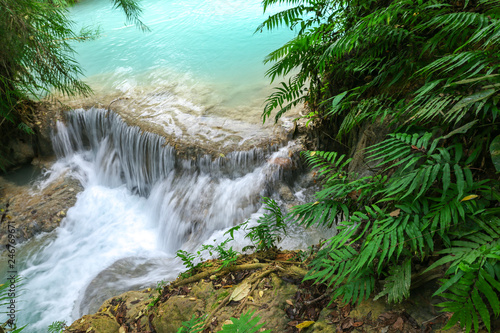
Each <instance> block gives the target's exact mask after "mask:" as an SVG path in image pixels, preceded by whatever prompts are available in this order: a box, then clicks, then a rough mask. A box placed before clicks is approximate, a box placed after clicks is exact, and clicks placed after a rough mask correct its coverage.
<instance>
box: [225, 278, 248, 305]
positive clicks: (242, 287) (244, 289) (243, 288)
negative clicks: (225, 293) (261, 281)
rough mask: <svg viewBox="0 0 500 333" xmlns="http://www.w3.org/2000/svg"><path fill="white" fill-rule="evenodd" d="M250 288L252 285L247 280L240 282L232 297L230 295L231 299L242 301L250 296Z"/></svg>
mask: <svg viewBox="0 0 500 333" xmlns="http://www.w3.org/2000/svg"><path fill="white" fill-rule="evenodd" d="M250 288H251V285H250V284H249V283H248V282H247V281H245V282H243V283H241V284H239V285H238V286H237V287H236V288H235V289H234V290H233V293H232V294H231V297H229V301H235V302H237V301H241V300H242V299H243V298H245V297H247V296H248V293H250Z"/></svg>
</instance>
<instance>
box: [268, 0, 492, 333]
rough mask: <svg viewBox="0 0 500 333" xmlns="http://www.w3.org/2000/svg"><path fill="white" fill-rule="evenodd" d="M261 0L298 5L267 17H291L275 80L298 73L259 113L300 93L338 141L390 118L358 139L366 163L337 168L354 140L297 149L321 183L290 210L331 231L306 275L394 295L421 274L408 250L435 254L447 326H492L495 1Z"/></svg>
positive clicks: (354, 291) (350, 295)
mask: <svg viewBox="0 0 500 333" xmlns="http://www.w3.org/2000/svg"><path fill="white" fill-rule="evenodd" d="M265 2H266V5H265V8H266V6H267V5H270V4H272V3H288V4H289V5H290V6H293V8H295V9H290V10H289V11H287V12H286V14H285V13H283V14H281V15H278V16H275V17H274V18H272V19H271V21H272V20H274V23H271V21H268V22H267V23H266V24H269V27H270V28H272V29H275V28H276V27H278V26H280V25H285V26H288V27H296V28H297V27H300V29H297V31H298V32H297V36H296V37H295V38H294V39H293V40H291V41H289V42H288V43H286V44H285V45H284V46H283V47H281V48H279V49H278V50H276V51H275V52H273V53H271V54H270V55H269V56H268V58H267V59H266V61H267V62H271V63H273V64H272V67H271V69H270V70H269V72H268V76H269V77H270V78H271V79H272V80H275V79H277V78H278V77H281V76H283V77H285V76H286V75H289V73H297V74H296V76H295V77H294V80H292V81H288V83H287V84H285V83H284V84H283V85H282V86H281V87H280V88H281V89H280V90H277V91H276V92H275V93H274V94H273V95H271V96H270V98H269V99H268V104H266V107H265V110H264V113H263V117H264V119H266V118H267V117H270V116H271V113H272V112H276V118H275V119H276V120H277V118H279V117H280V116H281V115H283V114H284V112H287V111H289V110H290V109H291V107H292V106H297V105H298V104H299V103H300V102H307V107H308V108H309V111H308V113H309V116H308V117H309V118H310V119H309V120H310V121H317V122H318V124H320V125H322V126H324V127H323V128H322V129H321V130H322V131H324V132H328V134H329V135H330V136H336V137H335V140H336V142H335V143H334V144H333V145H334V146H337V147H342V148H341V149H342V151H344V152H345V150H346V149H345V147H346V146H350V145H352V141H353V140H356V135H357V134H358V131H363V130H364V129H365V128H366V127H365V126H366V125H367V124H368V123H370V122H371V123H373V122H380V123H382V122H383V123H384V124H389V125H390V126H391V128H394V130H393V133H391V134H390V135H388V136H387V138H386V139H385V140H383V141H381V142H379V143H378V144H376V145H374V146H372V147H369V148H367V149H366V150H365V151H364V153H365V157H366V158H367V161H368V164H369V165H370V166H371V170H370V172H371V175H370V176H368V177H363V178H359V179H358V175H356V174H350V173H348V164H349V159H348V157H349V156H352V153H353V152H352V151H350V152H348V153H346V154H345V155H342V154H340V153H334V152H309V153H306V154H304V156H305V159H306V161H307V162H308V164H309V165H310V166H311V167H313V168H315V172H316V175H317V176H318V177H319V178H320V179H322V183H323V189H321V190H320V191H318V192H317V193H316V197H315V199H314V200H313V202H311V203H307V204H304V205H300V206H296V207H294V208H293V209H292V211H291V213H290V215H289V216H288V217H287V218H288V219H289V220H291V221H295V222H296V223H300V224H303V225H305V226H307V227H310V226H313V225H320V226H328V227H331V228H336V229H337V232H338V233H337V235H335V236H334V237H333V238H331V239H330V240H328V242H327V243H325V245H324V246H323V248H322V249H321V250H320V251H319V252H318V254H317V256H316V257H315V258H314V259H313V260H312V262H311V266H310V272H309V274H308V275H307V277H306V279H309V280H312V281H314V282H317V283H325V284H327V285H329V286H331V287H333V288H334V290H335V291H334V294H333V296H334V297H343V299H344V301H345V302H350V301H353V302H356V301H357V302H359V301H361V300H362V299H366V298H368V297H371V296H372V294H374V295H377V296H376V297H378V298H380V297H387V298H388V300H389V301H390V302H399V301H401V300H403V299H404V298H406V297H408V295H409V290H410V288H411V278H412V276H418V275H419V274H422V272H418V271H416V265H414V264H415V263H417V262H418V263H419V265H429V263H428V262H429V261H430V260H433V259H434V258H436V257H437V260H436V261H435V262H434V263H432V262H431V263H430V268H429V269H434V268H437V267H441V266H443V268H445V269H446V274H445V276H444V279H443V285H442V287H441V288H439V290H438V291H437V292H436V294H435V295H436V296H441V297H444V298H447V299H449V300H448V301H446V302H443V303H442V304H441V306H442V307H443V309H444V310H445V311H450V312H453V316H452V318H451V320H450V322H449V323H448V325H447V327H451V326H453V325H454V324H455V323H457V322H459V323H460V325H462V326H463V327H465V328H466V330H468V331H470V330H475V331H478V330H479V327H480V325H481V323H484V325H485V326H486V327H487V328H488V330H490V328H491V321H490V317H491V316H498V315H499V311H500V310H498V309H499V303H500V301H499V299H498V296H499V292H500V290H499V289H498V282H496V281H499V277H500V276H499V273H500V265H499V263H498V259H500V256H499V254H498V241H499V234H498V218H497V216H498V214H499V213H500V209H499V208H498V202H499V201H500V194H499V193H498V191H499V182H498V179H497V177H496V178H495V177H493V176H492V175H495V172H496V171H497V170H498V167H497V165H498V154H497V151H496V149H495V148H494V147H496V146H497V145H496V143H497V141H498V140H497V138H498V137H499V136H500V134H499V133H500V128H499V126H498V125H499V123H498V118H499V116H500V109H499V107H500V74H499V67H500V56H499V54H500V28H499V26H500V24H499V22H500V2H498V1H493V0H478V1H465V2H462V3H460V4H459V3H456V2H449V1H442V0H436V1H411V0H402V1H390V2H383V1H376V0H373V1H365V2H358V3H353V2H335V3H334V4H333V3H325V2H323V1H319V2H318V3H313V2H309V1H290V2H287V1H277V0H276V1H271V0H269V1H265ZM309 7H311V8H309ZM312 8H315V11H314V10H312ZM300 15H302V16H300ZM261 28H266V25H262V26H261ZM295 83H296V84H295ZM306 85H307V89H306ZM337 142H340V144H341V145H336V143H337ZM347 150H349V147H348V149H347ZM431 255H432V256H431ZM431 258H432V259H431ZM377 280H383V283H381V284H378V283H377V282H376V281H377Z"/></svg>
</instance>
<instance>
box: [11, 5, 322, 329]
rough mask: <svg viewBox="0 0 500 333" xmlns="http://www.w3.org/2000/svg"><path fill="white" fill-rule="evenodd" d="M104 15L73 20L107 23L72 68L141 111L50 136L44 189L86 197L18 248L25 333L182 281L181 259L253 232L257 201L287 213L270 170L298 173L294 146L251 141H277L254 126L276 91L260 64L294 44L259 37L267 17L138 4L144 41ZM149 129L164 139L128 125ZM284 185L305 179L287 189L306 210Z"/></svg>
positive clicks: (247, 10) (87, 116)
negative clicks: (229, 236)
mask: <svg viewBox="0 0 500 333" xmlns="http://www.w3.org/2000/svg"><path fill="white" fill-rule="evenodd" d="M110 3H111V2H110V1H100V0H86V1H82V2H81V3H79V4H77V5H76V6H74V7H73V8H71V10H70V13H71V17H72V18H73V20H74V21H75V22H76V23H75V29H79V27H80V26H83V25H88V24H100V25H101V37H100V38H99V39H97V40H94V41H88V42H86V43H81V44H76V45H75V49H76V51H77V52H78V55H77V60H78V61H79V62H80V64H81V65H82V67H83V68H84V71H85V75H86V77H85V81H86V82H87V83H88V84H89V85H91V87H92V88H93V89H94V90H95V92H96V94H95V95H94V96H93V97H92V98H93V99H96V100H99V101H101V100H102V101H108V102H109V101H110V100H114V99H116V98H122V99H127V100H129V101H134V103H135V104H133V105H130V104H129V105H123V104H122V108H121V110H122V111H121V113H120V112H118V113H113V112H107V111H106V110H104V109H102V108H93V109H90V110H74V111H71V112H69V113H68V114H67V120H66V122H65V123H63V122H58V123H57V126H56V128H55V129H54V137H53V143H54V148H55V150H56V153H57V156H58V160H57V162H56V163H55V164H54V165H53V166H52V168H51V169H50V170H47V172H46V175H45V178H44V180H40V181H39V182H38V183H37V184H38V185H37V186H38V187H43V186H45V185H46V183H47V182H48V181H50V179H54V178H56V177H57V176H58V175H62V174H64V173H70V174H71V175H73V177H75V178H77V179H79V180H80V182H81V183H82V185H83V187H84V190H83V191H82V192H81V193H79V194H78V197H77V202H76V204H75V206H74V207H72V208H70V209H69V210H68V212H67V216H66V217H65V218H64V219H63V221H62V222H61V226H60V227H59V228H57V229H56V230H55V231H53V232H51V233H49V234H42V235H40V236H37V237H36V238H35V239H32V240H31V241H29V242H27V243H26V244H25V245H23V246H22V247H21V248H20V249H19V252H18V256H19V259H20V264H19V269H20V275H21V276H22V277H23V294H22V295H21V296H20V297H19V302H20V304H21V306H20V309H21V310H20V312H19V317H18V320H19V322H20V323H21V324H25V323H28V324H29V326H28V328H27V329H26V330H27V332H44V331H46V328H47V327H48V325H49V324H51V323H52V322H54V321H57V320H64V321H66V322H68V324H69V323H71V322H72V321H74V320H75V319H77V318H79V317H80V316H82V315H83V314H86V313H89V312H92V311H96V307H98V306H99V305H100V303H102V301H103V300H105V299H106V298H109V297H111V296H113V295H116V294H119V293H121V292H124V291H127V290H131V289H139V288H145V287H150V286H154V285H155V284H156V282H157V281H160V280H164V281H169V280H173V279H175V277H176V276H177V275H178V274H179V272H180V271H181V270H183V266H182V263H181V261H180V260H179V259H178V258H176V257H175V253H176V251H177V250H179V249H184V250H187V251H196V249H198V248H199V247H200V246H201V244H203V243H204V242H205V243H210V244H214V242H215V243H219V242H221V241H222V240H224V238H225V237H224V236H223V234H224V232H225V230H227V229H228V228H229V227H231V226H233V225H235V224H238V223H241V222H244V221H246V220H247V219H250V220H251V221H252V223H255V221H256V220H257V219H258V217H259V216H261V215H262V213H263V210H262V207H261V204H260V202H261V197H262V196H271V197H274V198H276V199H277V200H278V201H279V202H280V203H281V204H282V205H285V203H284V202H283V201H282V200H281V197H280V196H279V195H278V189H279V187H280V186H281V184H282V183H284V181H285V179H284V177H285V176H286V172H287V171H286V170H283V169H282V168H281V166H280V163H276V161H277V160H281V161H283V160H290V163H292V161H291V159H290V156H289V155H290V154H289V151H290V149H293V147H294V145H295V143H294V142H293V141H290V142H283V141H281V142H280V143H279V144H268V145H257V144H255V142H254V141H255V140H257V138H259V137H262V136H266V135H272V133H273V130H272V129H269V128H270V127H271V126H270V125H268V127H267V128H268V129H267V130H266V129H262V128H264V127H262V126H261V125H260V122H261V120H260V113H261V111H262V107H263V102H264V99H265V96H266V95H267V94H269V92H270V89H271V88H270V85H269V82H268V79H266V78H265V77H264V73H265V71H266V66H264V65H263V63H262V60H263V59H264V57H265V55H266V54H267V53H268V52H270V51H272V50H273V49H275V48H277V47H279V46H280V45H282V44H283V43H284V42H285V41H287V40H288V39H290V38H291V37H292V36H293V32H291V31H280V32H279V33H269V32H263V33H257V34H254V30H255V28H256V27H257V26H258V24H259V23H260V22H262V20H263V19H264V18H265V17H266V15H263V13H262V8H261V5H260V2H259V1H253V0H251V1H249V0H216V1H202V0H191V1H165V0H144V1H142V2H141V4H142V6H143V7H144V15H143V17H142V19H143V21H144V23H146V24H147V25H148V26H149V27H150V29H151V32H147V33H144V32H141V31H139V30H138V29H137V28H136V27H135V26H133V25H126V24H124V21H125V18H124V15H123V14H122V13H121V12H120V11H118V10H114V9H113V8H112V6H111V5H110ZM87 101H88V100H87ZM137 101H139V102H137ZM77 102H81V101H77ZM123 110H125V111H123ZM131 119H132V120H133V121H131ZM124 120H126V122H125V121H124ZM131 122H132V124H131ZM127 123H128V124H127ZM148 123H149V124H154V125H158V126H159V128H160V130H159V131H158V130H156V131H151V132H154V133H149V132H145V131H144V127H142V126H141V127H142V128H139V127H137V126H130V125H144V124H146V125H147V124H148ZM146 125H144V126H146ZM146 127H147V126H146ZM147 128H149V127H147ZM155 128H156V127H155ZM164 135H173V136H174V137H175V139H176V140H178V141H177V142H182V140H185V138H186V137H190V136H191V137H192V138H194V139H187V142H188V143H189V144H191V145H197V144H199V145H202V144H205V145H207V146H212V145H215V147H216V148H214V150H215V151H216V152H217V155H215V157H216V158H214V155H213V154H212V155H210V154H198V155H191V156H189V157H179V156H178V154H177V151H176V145H174V144H171V145H168V144H165V136H164ZM264 139H266V140H269V139H268V138H264ZM269 141H271V140H269ZM176 144H177V143H176ZM222 148H226V150H224V152H222V150H221V149H222ZM228 149H229V150H232V151H229V152H228ZM219 151H220V153H219ZM212 153H213V152H212ZM290 172H291V171H290ZM290 177H292V178H294V177H299V175H298V172H297V171H295V174H293V175H291V174H288V178H287V181H288V183H289V184H290V186H291V189H292V195H293V200H292V201H295V202H301V201H302V200H304V191H305V189H303V188H302V187H301V185H300V184H299V183H294V179H292V178H290ZM320 235H321V232H315V231H310V232H309V233H304V231H303V230H301V229H300V228H298V227H292V228H291V229H290V235H289V237H288V238H286V239H285V240H284V241H283V242H282V243H281V244H280V245H281V246H282V247H285V248H306V247H307V246H308V245H309V244H312V243H313V242H315V241H316V240H317V239H318V238H319V236H320ZM235 238H236V241H235V242H233V243H232V244H230V246H233V247H234V248H235V249H236V250H238V251H241V249H242V248H243V247H244V246H245V245H248V244H249V241H248V240H247V239H245V238H244V233H243V232H240V233H237V234H235Z"/></svg>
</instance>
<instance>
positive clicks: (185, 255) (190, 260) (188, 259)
mask: <svg viewBox="0 0 500 333" xmlns="http://www.w3.org/2000/svg"><path fill="white" fill-rule="evenodd" d="M176 256H177V257H179V258H180V259H181V260H182V263H183V264H184V266H185V267H186V268H187V269H188V270H191V269H194V268H195V267H196V265H195V264H194V260H195V259H196V256H195V255H194V254H193V253H190V252H187V251H184V250H179V251H177V253H176Z"/></svg>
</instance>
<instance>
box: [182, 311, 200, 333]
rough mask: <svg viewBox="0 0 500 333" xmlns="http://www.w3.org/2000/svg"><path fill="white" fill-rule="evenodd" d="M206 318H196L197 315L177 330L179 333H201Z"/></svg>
mask: <svg viewBox="0 0 500 333" xmlns="http://www.w3.org/2000/svg"><path fill="white" fill-rule="evenodd" d="M205 317H206V316H201V317H198V318H196V317H195V315H193V316H192V317H191V319H190V320H189V321H184V322H182V324H181V325H182V326H181V327H180V328H179V329H178V330H177V333H200V332H203V331H204V329H205V327H204V325H203V323H204V321H205Z"/></svg>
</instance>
